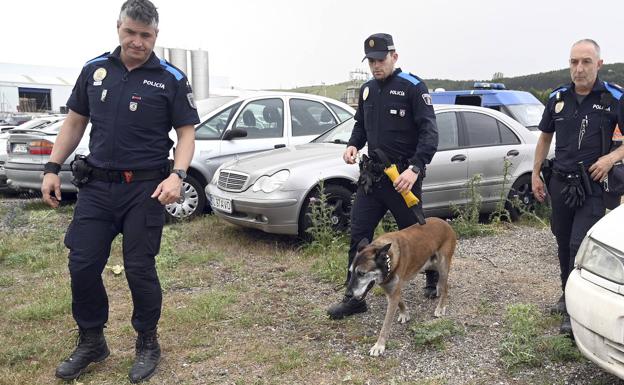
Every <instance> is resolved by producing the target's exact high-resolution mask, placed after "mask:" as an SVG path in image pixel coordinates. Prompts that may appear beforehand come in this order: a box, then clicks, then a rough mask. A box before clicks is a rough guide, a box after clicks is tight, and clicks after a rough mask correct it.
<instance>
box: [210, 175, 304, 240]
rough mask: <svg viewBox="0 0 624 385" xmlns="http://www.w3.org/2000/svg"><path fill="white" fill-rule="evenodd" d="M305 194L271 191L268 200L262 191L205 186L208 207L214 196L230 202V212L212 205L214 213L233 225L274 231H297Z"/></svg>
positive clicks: (301, 192) (282, 232)
mask: <svg viewBox="0 0 624 385" xmlns="http://www.w3.org/2000/svg"><path fill="white" fill-rule="evenodd" d="M304 194H305V192H304V191H282V192H280V193H279V194H276V193H272V194H270V195H271V197H270V199H269V197H268V195H269V194H264V193H262V192H259V193H253V192H249V191H245V192H241V193H232V192H228V191H223V190H221V189H219V188H218V187H217V186H215V185H212V184H209V185H208V186H206V197H207V198H208V202H210V205H211V207H212V206H213V205H212V197H213V196H217V197H220V198H224V199H230V200H231V202H232V213H227V212H225V211H222V210H219V209H217V208H215V207H212V210H213V212H214V213H215V215H217V216H218V217H220V218H223V219H225V220H226V221H228V222H230V223H233V224H235V225H239V226H243V227H250V228H254V229H258V230H262V231H264V232H267V233H273V234H290V235H296V234H298V230H299V207H300V204H299V202H300V199H301V197H302V196H304Z"/></svg>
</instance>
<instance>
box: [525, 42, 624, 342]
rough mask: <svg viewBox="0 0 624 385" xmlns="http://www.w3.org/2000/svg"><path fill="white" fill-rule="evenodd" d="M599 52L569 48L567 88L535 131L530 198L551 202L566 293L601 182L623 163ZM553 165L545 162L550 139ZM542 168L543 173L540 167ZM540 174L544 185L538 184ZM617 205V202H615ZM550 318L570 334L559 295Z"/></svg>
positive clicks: (601, 208)
mask: <svg viewBox="0 0 624 385" xmlns="http://www.w3.org/2000/svg"><path fill="white" fill-rule="evenodd" d="M600 67H602V59H600V47H599V46H598V44H597V43H596V42H595V41H593V40H591V39H583V40H580V41H577V42H576V43H574V45H572V49H571V51H570V75H571V78H572V83H570V84H567V85H564V86H562V87H559V88H557V89H555V90H554V91H553V92H552V93H551V94H550V97H549V99H548V103H547V105H546V108H545V109H544V114H543V116H542V120H541V122H540V125H539V129H540V130H541V131H542V132H541V134H540V137H539V140H538V143H537V147H536V149H535V163H534V166H533V174H532V178H531V182H532V186H533V194H534V195H535V198H536V199H537V200H538V201H540V202H544V200H545V198H546V189H547V190H548V192H549V194H550V197H551V202H552V217H551V230H552V232H553V234H554V235H555V238H556V239H557V249H558V250H557V254H558V257H559V266H560V269H561V288H562V290H564V289H565V286H566V282H567V279H568V276H569V275H570V273H571V271H572V269H573V268H574V258H575V256H576V253H577V251H578V249H579V246H580V245H581V241H582V240H583V238H584V236H585V234H586V233H587V231H588V230H589V229H590V227H592V225H594V223H596V222H597V221H598V220H599V219H600V218H601V217H602V216H603V215H604V214H605V200H604V199H603V185H602V183H601V182H602V181H603V179H604V178H605V177H606V176H607V173H608V172H609V170H610V169H611V167H612V166H613V164H614V163H615V162H616V161H618V160H620V159H622V158H624V146H621V147H620V148H619V149H617V150H615V151H611V152H609V150H610V147H611V138H612V135H613V132H614V128H615V127H616V124H617V120H618V113H621V111H620V112H618V110H619V109H620V108H621V107H620V106H621V104H620V99H621V98H622V90H621V89H620V88H619V86H616V85H614V84H611V83H607V82H603V81H601V80H600V79H599V78H598V70H599V69H600ZM555 133H556V134H557V140H556V143H555V159H554V161H553V162H552V164H551V162H550V160H545V159H546V155H547V154H548V150H549V148H550V144H551V141H552V138H553V135H554V134H555ZM543 166H544V167H543ZM540 170H541V171H542V173H543V175H544V179H545V180H546V184H545V183H544V182H543V181H542V179H541V178H540ZM617 203H619V199H618V202H617ZM552 311H553V312H558V313H561V314H563V322H562V325H561V328H560V331H561V333H562V334H571V333H572V326H571V324H570V316H569V315H568V314H567V311H566V307H565V295H564V294H562V295H561V298H560V299H559V301H558V302H557V304H556V305H555V306H554V307H553V309H552Z"/></svg>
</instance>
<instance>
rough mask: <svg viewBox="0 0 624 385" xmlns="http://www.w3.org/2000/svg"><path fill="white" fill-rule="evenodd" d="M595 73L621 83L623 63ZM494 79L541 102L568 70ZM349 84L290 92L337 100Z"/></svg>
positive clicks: (460, 86)
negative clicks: (531, 94) (535, 97)
mask: <svg viewBox="0 0 624 385" xmlns="http://www.w3.org/2000/svg"><path fill="white" fill-rule="evenodd" d="M598 76H599V77H600V79H602V80H605V81H608V82H612V83H617V84H620V85H624V63H615V64H606V65H604V66H603V67H602V69H601V70H600V73H599V74H598ZM485 81H490V80H489V79H487V80H485ZM425 82H426V83H427V86H428V87H429V88H430V89H435V88H444V89H446V90H465V89H470V88H472V85H473V83H474V82H475V80H448V79H425ZM496 82H500V83H505V86H506V87H507V89H510V90H523V91H529V92H531V93H533V94H534V95H536V96H537V97H538V98H539V99H541V100H542V101H544V97H547V96H548V94H549V93H550V91H551V90H552V89H553V88H555V87H557V86H559V85H562V84H566V83H569V82H570V70H569V69H567V68H566V69H561V70H555V71H549V72H541V73H537V74H531V75H524V76H516V77H503V78H500V79H497V80H496ZM349 86H351V87H357V86H358V85H357V84H356V83H354V82H349V81H347V82H342V83H338V84H331V85H321V86H308V87H298V88H294V89H291V90H289V91H293V92H303V93H309V94H316V95H323V96H327V97H330V98H334V99H337V100H340V99H341V97H342V96H343V94H344V93H345V91H346V89H347V87H349Z"/></svg>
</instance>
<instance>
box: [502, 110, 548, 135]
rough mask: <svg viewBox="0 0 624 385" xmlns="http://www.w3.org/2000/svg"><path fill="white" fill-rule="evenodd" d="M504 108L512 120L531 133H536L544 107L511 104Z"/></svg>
mask: <svg viewBox="0 0 624 385" xmlns="http://www.w3.org/2000/svg"><path fill="white" fill-rule="evenodd" d="M505 108H507V110H509V114H508V115H510V116H511V117H512V118H514V119H516V120H517V121H518V122H520V124H522V125H523V126H525V127H526V128H528V129H529V130H531V131H537V126H539V123H540V120H542V114H543V113H544V106H543V105H541V104H511V105H506V106H505Z"/></svg>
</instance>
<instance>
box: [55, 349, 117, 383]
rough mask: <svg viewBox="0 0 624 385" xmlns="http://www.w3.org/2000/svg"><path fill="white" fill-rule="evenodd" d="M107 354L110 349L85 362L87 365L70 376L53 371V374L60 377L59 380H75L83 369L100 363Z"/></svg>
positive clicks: (108, 354)
mask: <svg viewBox="0 0 624 385" xmlns="http://www.w3.org/2000/svg"><path fill="white" fill-rule="evenodd" d="M108 356H110V350H107V351H106V353H105V354H103V355H102V356H100V357H98V358H96V359H95V360H93V361H91V362H89V363H88V364H87V366H85V367H84V368H82V369H80V370H79V371H78V373H77V374H74V375H72V376H63V375H60V374H59V373H58V372H56V373H54V375H55V376H56V377H57V378H60V379H61V380H66V381H69V380H75V379H76V378H78V377H80V376H81V375H82V373H84V371H85V370H86V369H87V368H88V367H89V365H91V364H97V363H100V362H102V361H104V360H105V359H107V358H108Z"/></svg>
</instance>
